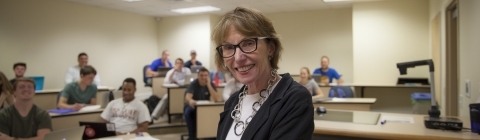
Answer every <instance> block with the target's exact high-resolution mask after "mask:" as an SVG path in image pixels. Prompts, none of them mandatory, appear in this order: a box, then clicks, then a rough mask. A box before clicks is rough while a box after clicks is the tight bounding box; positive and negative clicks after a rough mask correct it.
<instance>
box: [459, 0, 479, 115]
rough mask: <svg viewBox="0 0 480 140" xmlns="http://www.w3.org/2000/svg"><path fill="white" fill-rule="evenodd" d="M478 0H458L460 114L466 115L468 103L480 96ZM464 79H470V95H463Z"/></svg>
mask: <svg viewBox="0 0 480 140" xmlns="http://www.w3.org/2000/svg"><path fill="white" fill-rule="evenodd" d="M479 7H480V1H478V0H460V1H459V10H460V11H459V16H458V18H459V26H458V27H459V29H460V30H459V38H458V39H459V44H458V45H459V55H458V56H459V62H458V63H459V65H458V66H459V92H458V93H459V94H461V95H460V98H462V100H463V101H462V102H460V108H459V110H460V111H459V112H460V113H459V114H460V116H464V117H468V116H469V115H470V112H469V109H468V105H469V104H471V103H474V102H475V101H477V99H478V98H479V97H480V96H479V94H480V91H479V90H480V74H479V70H480V63H479V62H478V60H480V55H478V53H479V52H480V46H479V45H480V40H479V38H478V37H479V34H480V29H479V28H478V25H480V16H479V15H478V13H480V8H479ZM465 80H470V81H471V89H470V94H471V97H467V96H465V93H466V85H465Z"/></svg>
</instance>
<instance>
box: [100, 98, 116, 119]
mask: <svg viewBox="0 0 480 140" xmlns="http://www.w3.org/2000/svg"><path fill="white" fill-rule="evenodd" d="M112 104H113V102H110V103H108V104H107V107H105V109H104V110H103V112H102V114H100V117H101V118H102V119H103V120H104V121H105V122H106V123H108V122H110V119H111V118H110V116H112V114H110V113H112V112H110V110H112Z"/></svg>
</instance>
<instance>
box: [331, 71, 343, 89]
mask: <svg viewBox="0 0 480 140" xmlns="http://www.w3.org/2000/svg"><path fill="white" fill-rule="evenodd" d="M333 74H334V75H333V78H335V79H337V84H339V85H340V84H342V83H343V79H342V77H341V76H340V74H338V72H337V71H336V70H335V71H334V73H333Z"/></svg>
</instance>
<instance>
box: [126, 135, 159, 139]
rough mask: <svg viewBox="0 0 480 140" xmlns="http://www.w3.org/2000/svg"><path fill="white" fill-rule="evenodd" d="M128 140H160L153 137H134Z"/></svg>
mask: <svg viewBox="0 0 480 140" xmlns="http://www.w3.org/2000/svg"><path fill="white" fill-rule="evenodd" d="M130 140H160V139H157V138H154V137H148V136H147V137H135V138H133V139H130Z"/></svg>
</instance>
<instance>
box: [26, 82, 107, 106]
mask: <svg viewBox="0 0 480 140" xmlns="http://www.w3.org/2000/svg"><path fill="white" fill-rule="evenodd" d="M62 90H63V89H46V90H39V91H35V93H36V94H35V96H34V97H33V103H34V104H35V105H37V106H38V107H40V108H41V109H43V110H49V109H54V108H57V96H58V93H60V91H62ZM109 90H112V88H109V87H103V86H102V87H98V93H97V104H101V101H102V99H101V98H102V96H101V94H99V93H100V92H104V91H109Z"/></svg>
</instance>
